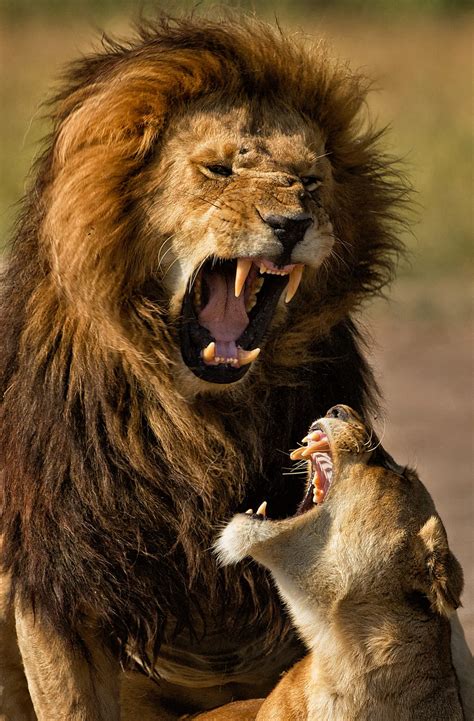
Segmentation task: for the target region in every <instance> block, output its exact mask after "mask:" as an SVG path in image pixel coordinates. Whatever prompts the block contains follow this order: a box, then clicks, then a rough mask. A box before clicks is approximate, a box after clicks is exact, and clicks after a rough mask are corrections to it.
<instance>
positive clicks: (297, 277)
mask: <svg viewBox="0 0 474 721" xmlns="http://www.w3.org/2000/svg"><path fill="white" fill-rule="evenodd" d="M303 270H304V265H301V264H298V265H296V266H295V267H294V268H293V270H292V271H291V273H290V279H289V281H288V285H287V286H286V297H285V303H289V302H290V300H291V299H292V298H293V297H294V295H295V293H296V291H297V290H298V286H299V284H300V283H301V278H302V277H303Z"/></svg>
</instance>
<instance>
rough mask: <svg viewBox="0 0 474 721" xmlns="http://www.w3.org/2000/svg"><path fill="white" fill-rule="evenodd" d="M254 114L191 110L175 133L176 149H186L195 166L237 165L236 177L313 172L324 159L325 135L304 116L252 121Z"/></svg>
mask: <svg viewBox="0 0 474 721" xmlns="http://www.w3.org/2000/svg"><path fill="white" fill-rule="evenodd" d="M249 113H250V110H249V109H248V108H236V109H233V110H230V111H227V112H223V113H220V112H219V111H217V110H212V111H204V110H202V111H194V112H192V111H191V112H189V114H188V115H187V116H186V117H185V118H183V119H182V122H181V123H180V124H179V125H178V127H177V128H176V130H175V134H174V138H173V140H174V143H173V144H175V143H179V144H181V145H182V146H185V147H186V148H187V149H188V150H189V153H190V154H191V155H192V160H194V161H195V162H207V163H211V162H213V161H216V162H217V161H221V162H222V161H232V163H233V169H234V171H235V172H238V171H239V170H243V171H245V170H252V169H253V170H255V169H258V170H260V171H262V172H264V171H272V170H284V171H287V172H294V173H304V172H310V171H311V170H312V169H313V167H314V165H315V164H316V163H317V162H318V161H319V160H321V159H322V158H323V157H324V138H323V134H322V132H321V130H320V129H319V128H318V127H316V126H315V125H314V124H310V123H309V122H307V121H306V120H305V119H304V118H303V117H302V116H300V115H295V114H293V113H292V112H291V111H287V112H286V114H285V112H284V111H283V112H281V111H280V112H279V113H272V114H270V113H267V114H260V115H259V117H258V118H253V119H252V118H251V117H249ZM277 116H278V117H277Z"/></svg>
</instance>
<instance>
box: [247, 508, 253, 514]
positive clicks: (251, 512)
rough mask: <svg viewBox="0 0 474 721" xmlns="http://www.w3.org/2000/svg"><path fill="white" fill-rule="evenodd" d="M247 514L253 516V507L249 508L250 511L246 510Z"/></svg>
mask: <svg viewBox="0 0 474 721" xmlns="http://www.w3.org/2000/svg"><path fill="white" fill-rule="evenodd" d="M245 513H246V515H247V516H253V508H249V510H248V511H245Z"/></svg>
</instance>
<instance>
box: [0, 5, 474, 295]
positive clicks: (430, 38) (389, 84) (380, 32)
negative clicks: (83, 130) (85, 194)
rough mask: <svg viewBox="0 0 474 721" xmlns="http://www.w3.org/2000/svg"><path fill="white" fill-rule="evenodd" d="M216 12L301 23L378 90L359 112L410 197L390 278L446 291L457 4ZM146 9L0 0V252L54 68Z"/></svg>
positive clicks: (461, 230) (465, 29) (454, 211)
mask: <svg viewBox="0 0 474 721" xmlns="http://www.w3.org/2000/svg"><path fill="white" fill-rule="evenodd" d="M225 5H230V6H238V7H243V8H254V9H256V10H257V11H259V14H261V15H263V16H264V17H267V18H269V19H270V20H271V19H272V18H273V17H274V16H275V15H277V16H278V17H279V19H280V22H281V24H282V25H283V27H289V28H300V27H301V26H303V29H304V32H305V33H308V34H310V35H313V36H314V37H320V36H324V37H326V38H328V39H329V41H330V43H331V45H332V46H333V48H334V51H335V53H336V54H337V55H339V56H342V57H345V58H348V59H349V60H350V62H351V65H352V66H353V67H356V68H362V69H363V71H364V72H367V74H369V75H370V76H372V77H373V78H374V79H375V85H376V87H377V88H380V90H377V91H376V92H373V93H372V95H371V97H370V98H369V108H370V111H371V115H372V116H373V117H375V118H376V120H377V122H378V123H379V124H381V125H385V124H390V125H391V126H392V128H393V130H392V132H391V133H390V135H389V150H390V151H391V152H393V153H394V154H395V155H397V156H398V157H402V158H404V162H405V166H406V169H407V171H408V174H409V175H410V177H411V180H412V183H413V185H414V187H415V188H416V190H417V196H416V201H417V203H418V211H417V215H418V218H419V220H418V223H417V224H416V226H415V227H414V232H413V235H410V234H407V236H406V241H407V245H408V247H409V250H410V251H411V263H410V264H408V265H407V266H405V268H404V269H403V271H402V272H403V274H404V275H405V276H406V277H408V278H409V277H412V278H416V279H418V280H420V279H422V278H424V277H425V278H428V279H429V280H430V281H433V279H435V278H445V277H449V278H452V279H454V281H455V283H457V281H458V279H462V278H466V277H467V274H468V272H469V269H470V263H471V261H472V237H473V213H472V190H473V176H472V160H473V138H472V118H471V107H472V103H470V102H469V101H468V99H469V98H470V97H471V83H472V37H473V29H474V15H472V14H470V13H468V12H461V11H462V10H463V8H464V7H465V6H467V3H466V2H464V0H416V1H415V0H401V1H399V2H397V3H395V2H393V1H389V0H372V1H370V2H369V0H365V1H363V0H350V1H349V0H324V1H323V2H321V1H319V2H311V1H310V0H292V2H291V3H290V1H289V0H288V1H287V0H280V1H279V2H273V3H270V2H266V1H265V0H264V1H263V2H253V3H251V2H250V1H249V2H246V1H242V2H237V1H236V2H227V3H225ZM153 6H154V7H155V8H156V4H153ZM221 6H222V3H221ZM151 7H152V4H151V3H149V2H147V1H146V0H145V1H144V2H131V1H130V0H69V1H68V2H66V1H65V0H34V2H33V1H32V0H0V21H1V22H0V49H1V53H2V57H1V58H0V86H1V92H2V97H1V101H2V112H1V114H0V138H1V145H0V162H1V165H2V176H1V181H0V245H3V244H5V242H6V239H7V237H8V235H9V232H10V229H11V226H12V223H13V220H14V217H15V214H16V205H15V204H16V201H17V200H18V199H19V198H20V197H21V195H22V193H23V192H24V188H25V178H26V177H27V174H28V169H29V167H30V166H31V162H32V159H33V158H34V156H35V155H36V154H37V153H38V151H39V148H40V147H41V143H40V139H41V137H42V136H44V135H45V133H46V132H47V130H48V122H47V120H46V119H45V118H44V117H43V110H42V108H41V104H42V102H43V101H44V100H45V98H46V97H48V95H49V94H51V92H52V90H54V83H55V79H56V78H57V77H58V76H59V75H60V72H61V70H62V68H63V66H64V63H66V62H67V61H69V60H72V59H74V58H75V57H77V56H79V55H80V54H81V53H85V52H89V51H91V50H92V49H94V48H97V47H98V46H99V38H100V32H99V31H98V30H97V28H98V27H99V26H101V27H104V28H105V29H106V30H107V31H108V32H111V33H112V34H118V35H119V37H124V36H126V35H127V33H129V32H130V19H132V20H133V19H136V17H137V15H138V14H139V13H140V11H141V10H142V11H144V12H145V14H147V13H148V12H149V11H150V8H151ZM159 7H160V8H163V7H166V8H168V9H170V10H171V11H175V12H176V11H177V10H179V8H180V7H186V8H190V7H197V3H196V2H193V3H187V2H186V1H185V0H183V1H182V2H179V0H178V1H175V2H173V3H171V2H169V3H167V4H163V3H161V4H160V6H159ZM210 7H214V8H215V7H216V3H211V2H206V1H204V2H202V3H200V4H199V6H198V12H202V11H204V12H205V11H206V9H208V8H210ZM394 8H397V10H400V9H403V10H416V13H411V12H409V13H406V12H398V11H397V12H395V11H394ZM387 9H391V16H390V18H387V15H386V14H385V13H383V12H382V13H379V12H369V13H368V14H367V13H365V12H361V10H370V11H373V10H377V11H379V10H387ZM341 10H343V12H341ZM450 10H452V11H454V10H456V12H448V11H450ZM439 11H443V12H439ZM471 268H472V266H471ZM460 282H461V281H460ZM463 282H464V281H463ZM464 287H465V285H464Z"/></svg>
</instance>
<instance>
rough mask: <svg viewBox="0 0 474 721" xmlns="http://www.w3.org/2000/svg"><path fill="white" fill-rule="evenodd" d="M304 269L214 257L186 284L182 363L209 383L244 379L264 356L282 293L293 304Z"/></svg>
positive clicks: (299, 266)
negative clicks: (263, 351) (265, 345)
mask: <svg viewBox="0 0 474 721" xmlns="http://www.w3.org/2000/svg"><path fill="white" fill-rule="evenodd" d="M302 273H303V266H302V265H295V264H291V265H285V266H276V265H275V264H274V263H273V262H271V261H269V260H267V259H253V258H236V259H232V260H222V259H216V258H210V259H209V260H208V261H207V262H206V263H204V265H203V266H202V268H201V270H200V271H199V273H197V274H196V275H195V276H194V274H193V279H192V281H190V282H189V283H188V286H187V289H186V292H185V295H184V298H183V303H182V308H181V319H180V345H181V354H182V358H183V361H184V363H185V364H186V366H187V367H188V368H189V369H190V370H191V371H192V373H193V374H194V375H195V376H197V377H198V378H200V379H201V380H203V381H206V382H207V383H217V384H225V385H229V384H232V383H235V382H237V381H239V380H241V379H242V378H243V377H244V375H245V374H246V373H247V372H248V370H249V368H250V367H251V365H252V363H253V362H254V361H255V360H256V358H257V357H258V355H259V353H260V346H261V345H262V343H263V342H264V340H265V336H266V335H267V332H268V330H269V327H270V324H271V322H272V320H273V317H274V315H275V311H276V308H277V305H278V302H279V300H280V297H281V295H282V292H283V290H284V289H285V287H286V289H287V293H286V300H287V301H288V300H291V298H292V297H293V295H294V293H295V292H296V289H297V287H298V285H299V282H300V280H301V276H302Z"/></svg>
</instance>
